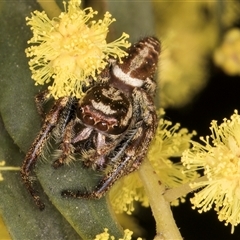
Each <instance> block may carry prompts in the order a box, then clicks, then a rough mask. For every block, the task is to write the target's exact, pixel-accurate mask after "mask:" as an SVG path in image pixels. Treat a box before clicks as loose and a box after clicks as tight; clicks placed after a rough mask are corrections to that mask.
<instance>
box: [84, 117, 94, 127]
mask: <svg viewBox="0 0 240 240" xmlns="http://www.w3.org/2000/svg"><path fill="white" fill-rule="evenodd" d="M83 121H84V123H86V124H88V125H94V119H93V117H92V116H90V115H85V116H84V117H83Z"/></svg>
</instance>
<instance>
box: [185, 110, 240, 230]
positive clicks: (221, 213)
mask: <svg viewBox="0 0 240 240" xmlns="http://www.w3.org/2000/svg"><path fill="white" fill-rule="evenodd" d="M210 129H211V132H212V134H211V135H210V136H207V137H206V138H201V140H202V141H203V143H204V144H200V143H197V142H193V143H192V144H193V147H192V149H190V150H187V151H185V152H184V153H183V157H182V162H183V164H184V165H185V166H186V167H187V168H188V169H189V170H188V171H196V170H203V171H204V175H205V179H203V180H202V181H198V182H196V183H194V184H192V187H193V188H201V190H200V191H198V192H197V193H195V195H194V197H193V198H192V199H191V202H192V204H193V208H198V209H199V210H198V211H199V212H200V213H201V212H206V211H208V210H210V209H211V208H214V210H215V211H216V212H217V214H218V219H219V220H220V221H225V225H228V224H231V225H232V233H233V231H234V227H235V226H237V225H238V224H239V223H240V161H239V160H240V115H238V112H237V110H235V112H234V114H233V115H232V116H231V119H230V120H229V119H224V121H223V123H222V124H220V125H218V124H217V122H216V121H212V123H211V127H210Z"/></svg>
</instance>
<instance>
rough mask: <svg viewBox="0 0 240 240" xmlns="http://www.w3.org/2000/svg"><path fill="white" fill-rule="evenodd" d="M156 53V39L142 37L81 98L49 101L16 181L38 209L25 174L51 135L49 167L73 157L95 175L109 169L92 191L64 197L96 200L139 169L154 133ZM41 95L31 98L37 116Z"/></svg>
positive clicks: (66, 193) (28, 175)
mask: <svg viewBox="0 0 240 240" xmlns="http://www.w3.org/2000/svg"><path fill="white" fill-rule="evenodd" d="M159 54H160V42H159V41H158V39H156V38H155V37H145V38H143V39H141V40H140V41H138V42H137V43H136V44H134V45H133V46H131V47H130V48H129V49H128V56H127V57H125V58H123V59H122V60H123V61H122V62H121V63H120V62H119V61H117V60H111V61H109V65H108V66H107V67H106V69H104V70H103V71H102V73H101V74H99V76H98V77H97V80H96V81H94V80H92V81H91V84H90V86H88V87H87V88H86V93H85V96H84V97H83V98H81V99H78V98H76V97H62V98H59V99H58V100H56V101H55V103H54V104H53V106H52V108H51V109H50V111H49V112H48V114H47V115H46V117H45V120H44V124H43V126H42V129H41V131H40V133H39V134H38V136H37V137H36V139H35V141H34V142H33V144H32V146H31V148H30V150H29V151H28V153H27V155H26V157H25V160H24V162H23V165H22V168H21V176H22V180H23V182H24V184H25V186H26V187H27V189H28V191H29V192H30V194H31V195H32V197H33V199H34V201H35V203H36V205H37V206H38V207H39V208H40V210H43V209H44V206H45V205H44V203H43V202H42V201H41V199H40V197H39V195H38V194H37V192H36V191H35V189H34V187H33V183H32V181H31V174H32V172H33V168H34V166H35V164H36V162H37V160H38V159H39V157H40V156H41V154H42V152H43V148H44V146H45V145H46V144H47V142H48V141H49V138H50V137H51V136H52V137H53V139H55V141H56V143H57V145H58V146H57V147H58V150H57V152H58V157H57V159H56V160H55V161H54V162H53V167H54V168H58V167H60V166H62V165H64V164H66V163H69V162H70V161H71V160H72V159H73V158H75V159H81V160H82V161H83V163H84V165H85V166H87V167H92V168H93V169H95V170H99V171H103V170H105V169H106V167H107V166H108V169H109V170H108V171H107V172H106V173H105V174H104V176H103V178H102V179H101V180H100V182H99V183H98V185H97V186H96V188H95V189H93V190H92V191H87V192H86V191H81V190H64V191H63V192H62V196H64V197H73V198H101V197H102V196H103V195H104V194H105V193H106V192H107V190H109V188H110V187H111V186H112V185H113V184H114V183H115V182H116V181H117V180H118V179H119V178H121V177H122V176H124V175H127V174H129V173H131V172H133V171H134V170H136V169H138V168H139V166H140V164H141V163H142V161H143V159H144V158H145V156H146V153H147V150H148V147H149V144H150V142H151V140H152V138H153V136H154V134H155V131H156V128H157V122H158V121H157V116H156V109H155V106H154V102H153V97H154V94H155V89H156V83H155V81H154V75H155V72H156V68H157V63H158V57H159ZM47 95H48V93H47V92H43V93H42V94H40V95H38V96H37V97H36V102H37V103H38V104H37V106H38V109H39V110H41V111H42V109H41V106H40V103H42V102H43V101H44V100H45V98H46V96H47ZM109 166H110V167H109ZM104 172H105V171H104Z"/></svg>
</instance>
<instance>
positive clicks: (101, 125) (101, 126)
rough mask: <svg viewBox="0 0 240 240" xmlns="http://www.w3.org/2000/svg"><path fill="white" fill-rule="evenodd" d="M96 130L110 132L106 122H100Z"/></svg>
mask: <svg viewBox="0 0 240 240" xmlns="http://www.w3.org/2000/svg"><path fill="white" fill-rule="evenodd" d="M96 128H97V129H99V130H100V131H107V130H108V126H107V123H106V122H98V123H97V124H96Z"/></svg>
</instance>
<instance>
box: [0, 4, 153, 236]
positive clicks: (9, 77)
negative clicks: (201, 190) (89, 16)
mask: <svg viewBox="0 0 240 240" xmlns="http://www.w3.org/2000/svg"><path fill="white" fill-rule="evenodd" d="M57 2H58V3H59V2H61V1H59V0H58V1H57ZM106 3H107V4H106V5H105V6H107V8H109V10H110V11H111V13H112V15H113V16H114V17H115V18H117V22H116V23H114V24H113V25H114V28H115V29H117V30H116V31H115V33H116V34H117V36H120V35H121V33H122V32H123V31H124V32H127V33H129V34H131V32H133V35H132V36H133V37H132V39H134V40H136V39H138V38H139V37H141V36H142V35H146V33H151V34H152V32H153V29H152V20H151V19H152V18H151V14H150V15H149V11H150V5H149V3H147V4H145V3H141V4H140V5H139V4H137V3H128V4H127V3H126V2H121V4H118V5H116V4H113V3H112V2H111V1H107V2H106ZM147 5H148V7H147ZM59 6H61V8H62V4H61V3H59ZM130 8H131V9H130ZM134 9H135V13H134V14H135V17H134V19H132V20H131V21H130V17H132V16H131V15H132V11H133V10H134ZM144 9H145V11H146V12H147V15H145V14H144V13H143V12H144ZM0 10H1V11H0V20H1V27H0V36H1V38H0V52H1V59H0V114H1V117H2V120H1V121H0V133H1V134H0V160H1V159H3V160H5V161H6V165H7V166H21V164H22V161H23V159H24V156H25V154H24V153H26V152H27V150H28V149H29V148H30V146H31V143H32V142H33V140H34V138H35V137H36V136H37V133H38V132H39V130H40V128H41V119H40V117H39V115H38V113H37V110H36V106H35V102H34V96H35V95H36V94H37V93H38V92H39V91H41V90H42V88H41V87H39V86H38V87H36V86H34V81H32V80H31V72H30V70H29V68H28V59H27V58H26V56H25V49H26V47H27V41H28V40H29V39H30V38H31V36H32V33H31V32H30V29H29V27H27V26H26V22H25V17H27V16H30V15H31V14H30V12H32V11H34V10H40V11H41V9H40V7H39V5H38V4H37V3H36V2H34V1H18V2H15V1H1V3H0ZM129 11H130V12H129ZM123 16H124V17H123ZM139 17H141V18H143V17H147V19H145V20H146V21H144V22H147V23H148V24H149V25H148V24H147V25H146V26H148V27H144V28H143V24H141V27H140V28H139V27H136V26H138V25H139V19H138V18H139ZM127 19H128V20H127ZM137 19H138V20H137ZM129 21H130V22H129ZM144 26H145V25H144ZM150 26H151V27H150ZM128 29H129V31H128ZM23 152H24V153H23ZM51 164H52V161H51V158H50V159H49V161H48V162H39V163H38V164H37V166H36V175H37V179H36V181H37V180H39V182H40V183H41V186H40V185H39V186H38V189H37V190H38V191H39V194H40V196H41V198H42V199H43V201H44V203H45V205H46V208H45V210H44V211H42V212H40V211H39V210H38V209H37V207H36V206H35V205H34V202H33V200H32V198H31V196H30V194H28V192H27V190H26V188H25V187H24V186H23V183H22V181H21V178H20V173H19V172H13V171H9V172H4V173H3V176H4V181H3V182H0V193H1V194H0V210H1V215H2V216H3V219H4V221H5V223H6V225H7V227H8V230H9V232H10V235H11V237H12V238H13V239H81V238H82V239H94V236H95V235H96V234H99V233H101V232H103V229H104V228H108V229H109V233H110V234H111V235H114V236H115V237H116V238H120V237H122V231H121V228H120V226H119V225H118V223H117V221H116V219H115V216H114V214H113V213H112V212H111V208H110V207H109V204H108V200H107V197H104V198H102V199H100V200H78V199H64V198H62V197H61V191H62V190H67V189H69V190H70V189H84V188H85V187H86V188H88V189H91V188H93V186H95V185H96V183H97V182H98V180H99V177H100V176H98V174H96V173H95V172H94V171H93V170H90V169H84V168H82V164H81V162H80V161H76V162H75V163H73V164H72V165H70V166H64V167H61V168H59V169H57V170H55V169H53V168H52V166H51ZM49 200H50V201H49ZM16 209H17V211H16Z"/></svg>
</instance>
